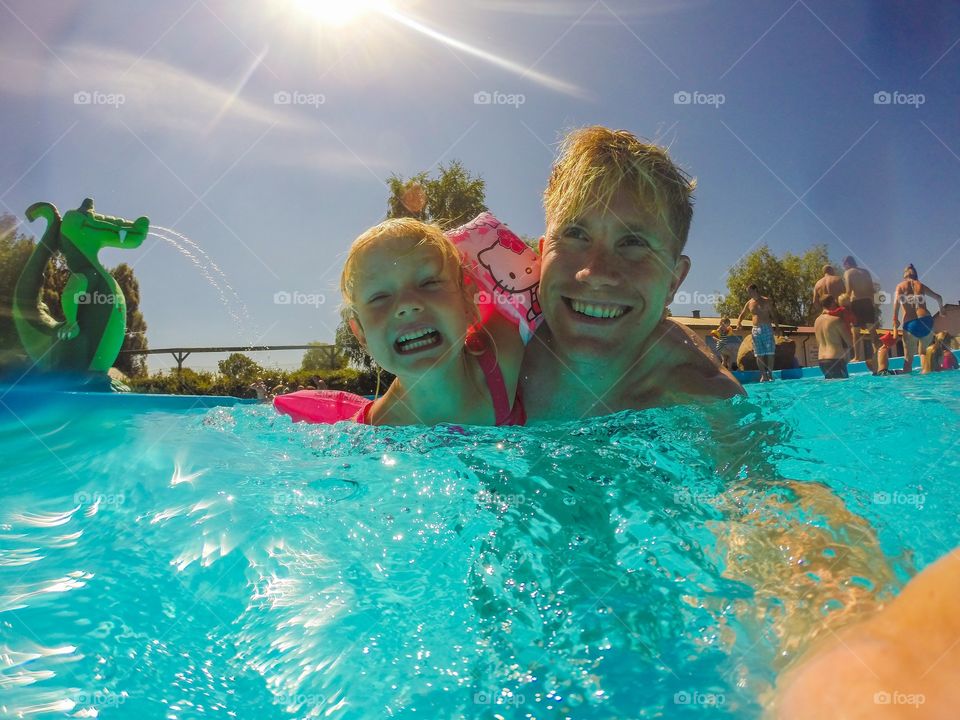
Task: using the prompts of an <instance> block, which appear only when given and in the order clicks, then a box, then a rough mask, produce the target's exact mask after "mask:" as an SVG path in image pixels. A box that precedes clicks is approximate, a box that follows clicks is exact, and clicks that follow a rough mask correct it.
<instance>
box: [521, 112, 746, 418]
mask: <svg viewBox="0 0 960 720" xmlns="http://www.w3.org/2000/svg"><path fill="white" fill-rule="evenodd" d="M694 185H695V183H694V182H693V181H692V180H691V179H690V178H689V177H688V176H686V175H685V174H684V173H683V172H682V171H681V170H679V169H678V168H677V167H676V166H675V165H674V164H673V162H672V161H671V160H670V157H669V156H668V155H667V153H666V151H665V150H664V149H663V148H661V147H658V146H656V145H650V144H647V143H643V142H641V141H640V140H638V139H637V138H636V137H635V136H634V135H632V134H631V133H629V132H626V131H623V130H617V131H614V130H610V129H607V128H603V127H589V128H583V129H580V130H575V131H573V132H572V133H570V134H569V135H568V136H567V138H566V139H565V141H564V143H563V146H562V149H561V153H560V157H559V158H558V159H557V162H556V163H555V164H554V167H553V170H552V172H551V175H550V181H549V183H548V185H547V189H546V191H545V192H544V207H545V209H546V228H547V231H546V235H545V236H544V237H543V238H541V239H540V255H541V261H542V267H541V279H540V289H539V292H540V303H541V306H542V308H543V317H544V324H543V325H541V327H540V328H539V329H538V330H537V333H536V335H535V336H534V338H533V339H532V340H531V342H530V344H529V345H528V346H527V350H526V355H525V357H524V364H523V369H522V372H521V382H522V388H523V397H524V402H525V404H526V408H527V414H528V416H529V418H530V419H531V420H562V419H577V418H581V417H589V416H594V415H605V414H608V413H613V412H618V411H620V410H627V409H640V408H647V407H656V406H662V405H671V404H676V403H682V402H690V401H693V400H695V399H710V398H727V397H731V396H733V395H737V394H739V393H742V392H743V389H742V388H741V387H740V384H739V383H738V382H737V381H736V380H735V379H734V377H733V376H732V375H731V374H730V373H729V372H728V371H726V370H725V369H722V368H720V367H719V366H718V365H717V363H716V362H715V361H714V359H713V358H712V356H711V355H710V354H709V351H708V350H707V348H706V346H705V345H704V344H703V342H702V341H700V340H699V339H698V338H697V337H696V336H695V335H694V334H693V333H692V332H690V331H689V330H687V329H686V328H685V327H683V326H681V325H679V324H677V323H675V322H674V321H672V320H670V319H669V318H668V317H667V312H666V309H667V306H668V305H669V304H670V303H671V302H672V301H673V296H674V293H676V291H677V289H678V288H679V287H680V284H681V283H682V282H683V279H684V278H685V277H686V275H687V272H688V271H689V270H690V259H689V258H688V257H687V256H686V255H684V254H683V247H684V245H685V243H686V239H687V233H688V231H689V229H690V220H691V218H692V216H693V204H692V193H693V189H694Z"/></svg>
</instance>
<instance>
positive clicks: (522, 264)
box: [447, 212, 542, 343]
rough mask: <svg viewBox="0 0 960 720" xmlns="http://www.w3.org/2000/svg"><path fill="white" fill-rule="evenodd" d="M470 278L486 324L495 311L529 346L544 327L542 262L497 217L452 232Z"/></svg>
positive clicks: (487, 215)
mask: <svg viewBox="0 0 960 720" xmlns="http://www.w3.org/2000/svg"><path fill="white" fill-rule="evenodd" d="M447 237H448V238H450V240H451V242H453V244H454V245H456V246H457V249H458V250H459V251H460V256H461V258H462V259H463V268H464V270H465V272H466V275H467V278H468V279H469V280H471V281H472V282H473V283H474V284H475V285H476V286H477V290H478V292H477V306H478V307H479V309H480V318H481V322H486V320H487V319H488V318H489V317H490V315H491V314H492V313H493V312H494V311H496V312H499V313H500V314H501V315H503V316H504V317H506V318H507V319H508V320H510V321H511V322H513V323H514V324H515V325H517V327H518V328H519V330H520V337H521V338H523V342H524V343H527V342H529V341H530V338H532V337H533V333H534V332H535V331H536V329H537V327H538V326H539V325H540V321H541V318H542V315H541V313H540V300H539V299H538V296H537V290H538V289H539V287H540V257H539V256H538V255H537V254H536V253H535V252H534V251H533V249H532V248H531V247H530V246H529V245H527V244H526V243H525V242H524V241H523V240H521V239H520V238H518V237H517V236H516V235H515V234H514V233H513V232H512V231H511V230H510V228H508V227H507V226H506V225H505V224H504V223H502V222H500V221H499V220H497V218H496V217H494V216H493V214H492V213H489V212H485V213H480V214H479V215H477V217H475V218H474V219H473V220H471V221H470V222H468V223H467V224H466V225H461V226H460V227H458V228H456V229H454V230H449V231H448V232H447Z"/></svg>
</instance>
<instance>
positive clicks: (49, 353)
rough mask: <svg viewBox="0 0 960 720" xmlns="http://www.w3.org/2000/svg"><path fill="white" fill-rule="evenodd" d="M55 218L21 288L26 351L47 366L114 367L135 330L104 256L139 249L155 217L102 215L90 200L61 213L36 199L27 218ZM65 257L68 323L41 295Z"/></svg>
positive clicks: (18, 304) (17, 314) (18, 315)
mask: <svg viewBox="0 0 960 720" xmlns="http://www.w3.org/2000/svg"><path fill="white" fill-rule="evenodd" d="M41 217H42V218H43V219H45V220H46V221H47V228H46V230H45V231H44V233H43V237H42V238H40V241H39V242H38V243H37V246H36V247H35V248H34V250H33V253H32V254H31V255H30V259H29V260H28V261H27V264H26V266H25V267H24V269H23V272H22V273H20V278H19V279H18V280H17V287H16V290H15V291H14V299H13V318H14V322H15V324H16V327H17V333H18V334H19V335H20V340H21V342H22V343H23V347H24V349H25V350H26V351H27V354H28V355H29V356H30V359H31V360H32V361H33V362H34V364H35V365H36V366H38V367H40V368H42V369H44V370H61V371H74V372H77V371H79V372H84V371H91V372H106V371H107V370H109V369H110V367H111V366H112V365H113V363H114V361H115V360H116V359H117V355H118V354H119V352H120V347H121V346H122V345H123V339H124V336H125V334H126V331H127V304H126V302H125V301H124V298H123V292H122V291H121V290H120V286H119V285H118V284H117V281H116V280H114V278H113V276H112V275H111V274H110V273H109V272H107V270H106V269H105V268H104V267H103V265H101V264H100V261H99V260H98V259H97V255H98V254H99V252H100V250H101V249H103V248H105V247H117V248H127V249H133V248H137V247H140V245H141V244H142V243H143V241H144V239H145V238H146V237H147V231H148V230H149V229H150V221H149V220H148V219H147V218H145V217H141V218H137V219H136V220H135V221H133V222H131V221H129V220H124V219H122V218H115V217H110V216H108V215H100V214H99V213H96V212H94V210H93V200H91V199H90V198H87V199H86V200H84V201H83V203H82V204H81V205H80V207H79V208H78V209H76V210H69V211H67V213H66V214H65V215H64V216H63V217H62V218H61V217H60V213H59V212H57V208H56V207H54V206H53V205H52V204H50V203H46V202H39V203H34V204H33V205H31V206H30V207H29V208H27V219H28V220H30V221H31V222H33V221H34V220H36V219H37V218H41ZM57 251H59V252H61V253H62V254H63V257H64V259H65V260H66V263H67V267H68V268H69V270H70V277H69V279H68V280H67V285H66V287H65V288H64V290H63V294H62V295H61V299H60V305H61V307H62V308H63V315H64V317H65V318H66V320H65V321H64V322H58V321H56V320H54V319H53V318H52V317H51V316H50V314H49V312H48V311H47V307H46V305H44V303H43V302H42V301H41V299H40V293H41V290H42V289H43V274H44V269H45V268H46V266H47V262H48V261H49V260H50V258H51V257H53V255H54V253H56V252H57Z"/></svg>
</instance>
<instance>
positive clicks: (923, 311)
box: [893, 263, 946, 373]
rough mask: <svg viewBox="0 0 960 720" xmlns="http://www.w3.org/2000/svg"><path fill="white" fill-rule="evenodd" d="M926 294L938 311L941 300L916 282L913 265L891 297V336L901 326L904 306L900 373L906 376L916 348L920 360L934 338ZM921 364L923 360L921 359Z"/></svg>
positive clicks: (909, 267) (904, 274)
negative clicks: (933, 301) (937, 307)
mask: <svg viewBox="0 0 960 720" xmlns="http://www.w3.org/2000/svg"><path fill="white" fill-rule="evenodd" d="M927 295H929V296H930V297H932V298H933V299H934V300H936V301H937V305H938V306H939V308H940V311H941V312H944V313H945V312H946V310H945V309H944V307H943V298H942V297H940V296H939V295H938V294H937V293H935V292H934V291H933V290H931V289H930V288H928V287H927V286H926V285H924V284H923V283H922V282H920V281H919V280H918V279H917V270H916V268H915V267H913V264H912V263H911V264H910V265H907V267H905V268H904V270H903V282H901V283H900V284H899V285H897V290H896V292H895V293H894V294H893V334H894V335H895V336H896V334H897V328H898V327H899V326H900V307H901V306H902V307H903V372H904V373H909V372H910V371H911V370H912V369H913V355H914V353H916V352H917V349H918V346H919V350H920V357H921V358H923V356H924V354H925V353H926V352H927V346H928V345H929V344H930V338H931V337H933V317H932V316H931V315H930V312H929V311H928V310H927V301H926V299H925V296H927ZM921 364H922V360H921Z"/></svg>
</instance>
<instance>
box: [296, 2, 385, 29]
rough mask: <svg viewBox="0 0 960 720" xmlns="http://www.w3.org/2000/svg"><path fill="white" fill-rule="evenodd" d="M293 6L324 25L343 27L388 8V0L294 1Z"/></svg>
mask: <svg viewBox="0 0 960 720" xmlns="http://www.w3.org/2000/svg"><path fill="white" fill-rule="evenodd" d="M294 5H296V6H297V7H299V8H300V9H301V10H302V11H304V12H306V13H307V14H308V15H310V16H311V17H313V18H314V19H316V20H317V21H319V22H320V23H322V24H324V25H332V26H334V27H344V26H346V25H349V24H350V23H353V22H355V21H357V20H359V19H360V18H361V17H363V16H364V15H367V14H369V13H371V12H378V11H383V10H387V9H389V8H390V3H389V1H388V0H294Z"/></svg>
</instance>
